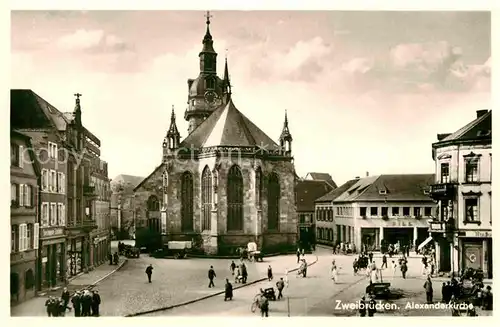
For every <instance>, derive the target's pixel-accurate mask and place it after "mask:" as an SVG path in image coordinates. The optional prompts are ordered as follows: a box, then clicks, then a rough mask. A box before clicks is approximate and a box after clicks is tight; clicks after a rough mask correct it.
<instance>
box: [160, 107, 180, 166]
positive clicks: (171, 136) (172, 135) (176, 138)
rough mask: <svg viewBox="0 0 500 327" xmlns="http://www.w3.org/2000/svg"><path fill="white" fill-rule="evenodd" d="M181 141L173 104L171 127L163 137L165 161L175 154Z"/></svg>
mask: <svg viewBox="0 0 500 327" xmlns="http://www.w3.org/2000/svg"><path fill="white" fill-rule="evenodd" d="M180 143H181V135H180V133H179V130H178V129H177V124H176V123H175V111H174V106H172V114H171V116H170V127H169V128H168V132H167V135H166V136H165V138H164V139H163V162H165V160H166V159H167V158H168V156H172V155H174V154H175V151H176V150H177V149H178V148H179V144H180Z"/></svg>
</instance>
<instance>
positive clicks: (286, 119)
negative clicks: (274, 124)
mask: <svg viewBox="0 0 500 327" xmlns="http://www.w3.org/2000/svg"><path fill="white" fill-rule="evenodd" d="M285 126H286V127H288V114H287V110H286V109H285Z"/></svg>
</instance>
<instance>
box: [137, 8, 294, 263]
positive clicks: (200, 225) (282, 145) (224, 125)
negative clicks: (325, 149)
mask: <svg viewBox="0 0 500 327" xmlns="http://www.w3.org/2000/svg"><path fill="white" fill-rule="evenodd" d="M199 58H200V59H199V60H200V61H199V64H200V73H199V75H198V77H197V78H195V79H188V81H187V84H188V102H187V103H188V107H187V109H186V111H185V112H184V119H185V120H186V121H188V122H189V128H188V136H187V137H186V138H185V139H184V140H182V141H181V139H180V133H179V131H178V129H177V126H176V115H175V112H174V109H173V108H172V116H171V122H170V128H169V129H168V131H167V133H166V136H165V138H164V140H163V144H162V146H163V157H162V162H161V164H160V165H159V166H158V167H157V168H156V169H155V170H154V171H153V172H152V173H151V174H150V175H149V176H148V177H146V178H145V179H144V180H143V181H142V182H141V183H140V184H139V185H138V186H137V187H136V188H135V189H134V192H135V201H136V206H137V207H136V220H139V221H143V222H146V223H145V224H144V223H143V225H146V226H148V228H149V229H150V230H154V231H157V232H158V233H159V234H161V235H162V241H163V243H164V244H165V243H166V242H168V241H172V240H186V241H193V247H194V248H197V249H199V250H201V251H203V252H205V253H208V254H229V253H234V251H235V250H236V248H238V247H241V246H245V247H246V245H247V243H248V242H256V243H257V245H258V248H259V250H262V251H264V252H268V253H269V252H276V251H280V250H284V249H286V248H293V247H295V246H296V242H297V217H296V216H297V214H296V208H295V196H294V187H295V182H296V180H295V179H296V174H295V168H294V163H293V157H292V135H291V133H290V131H289V129H288V120H287V116H286V113H285V121H284V125H283V128H282V131H281V135H280V137H279V139H278V142H275V141H273V139H271V138H270V137H269V136H267V135H266V133H264V132H263V131H262V130H261V129H259V128H258V127H257V126H256V125H255V124H254V123H252V122H251V121H250V120H249V119H248V118H247V117H246V116H245V115H244V114H243V113H242V112H241V111H240V110H238V109H237V107H236V105H235V103H234V102H233V99H232V98H231V83H230V79H229V69H228V64H227V58H226V60H225V68H224V76H223V78H222V79H221V78H220V77H219V76H217V53H216V52H215V50H214V47H213V39H212V35H211V34H210V15H209V14H207V21H206V33H205V36H204V38H203V48H202V50H201V52H200V54H199ZM275 132H279V130H278V131H275Z"/></svg>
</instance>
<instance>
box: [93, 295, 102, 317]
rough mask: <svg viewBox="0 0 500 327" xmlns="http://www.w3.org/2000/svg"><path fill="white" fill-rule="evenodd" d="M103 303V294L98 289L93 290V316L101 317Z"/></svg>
mask: <svg viewBox="0 0 500 327" xmlns="http://www.w3.org/2000/svg"><path fill="white" fill-rule="evenodd" d="M100 305H101V296H100V295H99V291H98V290H94V291H92V316H94V317H99V306H100Z"/></svg>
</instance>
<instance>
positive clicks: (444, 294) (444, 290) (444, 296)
mask: <svg viewBox="0 0 500 327" xmlns="http://www.w3.org/2000/svg"><path fill="white" fill-rule="evenodd" d="M447 298H448V285H446V282H444V283H443V285H442V286H441V302H443V303H448V302H446V299H447Z"/></svg>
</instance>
